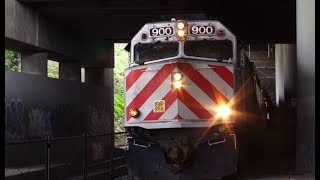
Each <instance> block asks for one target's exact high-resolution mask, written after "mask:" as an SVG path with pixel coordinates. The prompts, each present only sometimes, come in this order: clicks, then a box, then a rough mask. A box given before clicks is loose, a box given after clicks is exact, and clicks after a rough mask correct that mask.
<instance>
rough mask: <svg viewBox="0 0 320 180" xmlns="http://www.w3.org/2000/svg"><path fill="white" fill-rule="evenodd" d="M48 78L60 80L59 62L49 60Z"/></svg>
mask: <svg viewBox="0 0 320 180" xmlns="http://www.w3.org/2000/svg"><path fill="white" fill-rule="evenodd" d="M48 77H50V78H56V79H59V62H57V61H51V60H48Z"/></svg>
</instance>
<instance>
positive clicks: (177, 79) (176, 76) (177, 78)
mask: <svg viewBox="0 0 320 180" xmlns="http://www.w3.org/2000/svg"><path fill="white" fill-rule="evenodd" d="M173 78H174V80H176V81H179V80H181V78H182V74H181V73H175V74H174V75H173Z"/></svg>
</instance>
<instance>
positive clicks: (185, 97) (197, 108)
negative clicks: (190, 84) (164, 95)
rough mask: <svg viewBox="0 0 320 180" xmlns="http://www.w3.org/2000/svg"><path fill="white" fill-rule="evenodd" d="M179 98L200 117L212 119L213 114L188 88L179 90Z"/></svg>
mask: <svg viewBox="0 0 320 180" xmlns="http://www.w3.org/2000/svg"><path fill="white" fill-rule="evenodd" d="M178 99H179V100H180V101H181V102H182V103H183V104H184V105H186V106H187V107H188V108H189V109H190V110H191V111H192V112H193V113H194V114H195V115H196V116H197V117H198V118H199V119H210V118H211V117H212V115H211V114H210V113H209V112H208V111H207V110H206V109H205V108H204V107H203V106H202V105H201V104H200V103H199V102H198V101H197V100H195V99H194V98H193V97H192V96H191V95H190V94H189V93H188V92H187V91H186V90H184V89H181V90H179V91H178Z"/></svg>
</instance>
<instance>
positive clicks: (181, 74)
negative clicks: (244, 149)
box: [125, 20, 238, 179]
mask: <svg viewBox="0 0 320 180" xmlns="http://www.w3.org/2000/svg"><path fill="white" fill-rule="evenodd" d="M236 60H237V42H236V38H235V36H234V35H233V34H232V33H231V32H230V31H229V30H228V29H227V28H226V27H224V26H223V25H222V24H221V23H220V22H218V21H183V20H179V21H168V22H158V23H148V24H146V25H145V26H144V27H143V28H142V29H141V30H140V31H139V32H138V33H137V34H136V36H135V37H134V38H133V39H132V41H131V47H130V61H129V68H128V69H126V71H125V127H126V129H127V131H128V143H129V156H128V157H129V159H128V161H129V162H128V167H129V175H131V176H136V177H139V178H140V179H150V178H152V179H163V178H170V179H203V178H215V179H216V178H221V177H224V176H227V175H230V174H233V173H235V172H236V170H237V161H238V154H237V140H236V134H235V132H234V128H233V125H234V123H235V122H236V119H237V112H236V110H235V109H236V108H235V104H236V102H235V88H234V84H235V78H234V71H235V70H234V69H235V62H236Z"/></svg>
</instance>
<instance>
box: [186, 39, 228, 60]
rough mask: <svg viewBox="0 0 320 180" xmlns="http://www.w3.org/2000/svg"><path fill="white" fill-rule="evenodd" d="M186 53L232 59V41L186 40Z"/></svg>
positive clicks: (218, 58)
mask: <svg viewBox="0 0 320 180" xmlns="http://www.w3.org/2000/svg"><path fill="white" fill-rule="evenodd" d="M184 53H185V55H187V56H195V57H205V58H213V59H217V60H229V59H232V55H233V54H232V42H231V41H229V40H219V41H210V40H201V41H186V42H185V43H184Z"/></svg>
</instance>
